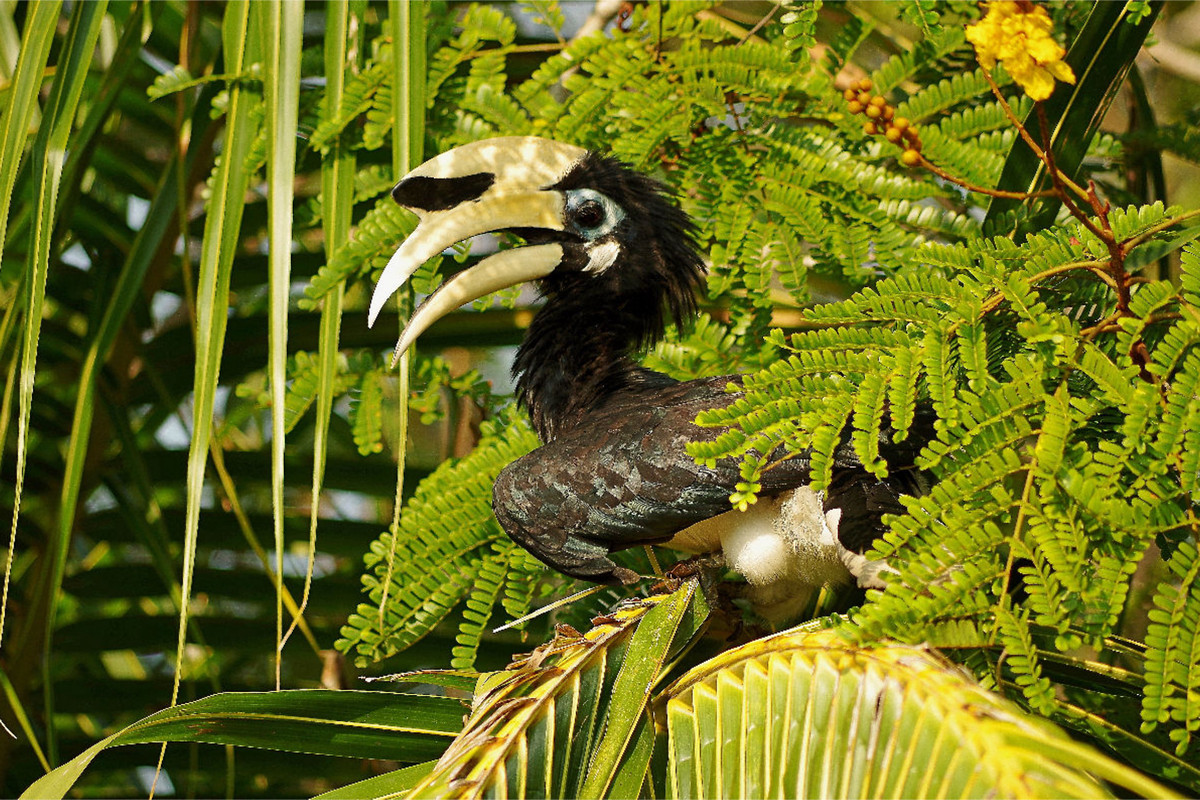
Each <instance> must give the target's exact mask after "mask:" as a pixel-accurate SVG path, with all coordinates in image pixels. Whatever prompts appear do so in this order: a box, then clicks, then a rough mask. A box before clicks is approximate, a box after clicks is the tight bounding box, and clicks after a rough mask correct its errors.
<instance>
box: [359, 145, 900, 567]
mask: <svg viewBox="0 0 1200 800" xmlns="http://www.w3.org/2000/svg"><path fill="white" fill-rule="evenodd" d="M392 196H393V197H394V198H395V200H396V201H397V202H398V203H400V204H401V205H403V206H406V207H408V208H410V209H412V210H414V211H415V212H417V214H418V215H419V216H420V217H421V222H420V224H419V225H418V227H417V229H416V230H415V231H414V232H413V233H412V234H411V235H410V236H409V237H408V239H406V240H405V242H404V244H403V245H402V246H401V247H400V249H399V250H398V251H397V252H396V254H395V255H394V256H393V257H392V260H391V261H390V262H389V263H388V266H387V268H386V269H385V270H384V272H383V274H382V276H381V277H380V280H379V284H378V285H377V286H376V289H375V294H374V296H373V297H372V300H371V310H370V320H371V322H372V323H373V322H374V320H375V317H376V316H377V315H378V313H379V310H380V308H381V307H382V305H383V303H384V302H385V301H386V300H387V298H388V297H390V296H391V295H392V294H393V293H394V292H395V291H396V290H397V289H399V288H400V286H402V285H403V283H404V282H405V281H406V280H407V279H408V278H409V277H410V276H411V275H412V273H413V272H414V271H415V270H416V269H417V267H418V266H420V264H421V263H423V262H424V261H426V260H427V259H428V258H430V257H432V256H434V255H436V254H437V253H440V252H441V251H442V250H444V249H445V248H447V247H449V246H450V245H452V244H455V243H456V242H459V241H462V240H464V239H466V238H468V237H470V236H474V235H476V234H479V233H484V232H494V231H511V232H515V233H517V234H519V235H520V236H522V237H523V238H524V239H525V240H526V242H527V246H524V247H519V248H515V249H511V250H506V251H502V252H499V253H497V254H495V255H492V256H489V257H488V258H485V259H484V260H482V261H480V262H479V263H478V264H477V265H475V266H474V267H472V268H471V269H468V270H466V271H464V272H461V273H459V274H458V275H456V276H454V277H453V278H451V279H450V280H448V281H447V282H446V283H445V284H444V285H443V286H442V287H440V288H439V289H438V291H437V292H435V293H434V294H433V295H431V296H430V298H429V299H428V300H427V301H426V302H425V303H424V304H423V305H422V306H421V307H420V308H419V309H418V310H417V311H416V313H414V315H413V318H412V319H411V320H410V322H409V324H408V327H407V328H406V329H405V331H404V333H403V335H402V336H401V339H400V342H399V343H398V344H397V353H399V352H401V351H402V350H404V349H406V348H407V347H408V346H409V345H411V344H412V342H413V341H414V340H415V339H416V337H417V336H418V335H419V334H420V333H421V332H422V331H424V330H425V329H426V328H428V327H429V325H431V324H432V323H433V321H435V320H436V319H437V318H439V317H441V316H442V315H444V314H446V313H448V312H449V311H451V310H453V309H455V308H458V307H459V306H460V305H462V304H463V303H466V302H469V301H471V300H473V299H476V298H478V297H481V296H483V295H485V294H487V293H489V292H492V291H495V290H497V289H501V288H505V287H508V286H513V285H516V284H518V283H522V282H524V281H528V280H536V281H538V282H539V284H540V287H541V289H542V292H543V293H544V295H545V298H546V302H545V305H544V307H543V308H542V309H541V310H539V311H538V313H537V314H536V316H535V317H534V319H533V321H532V323H531V324H530V327H529V330H528V332H527V335H526V337H525V341H524V343H523V344H522V345H521V347H520V349H519V351H518V354H517V357H516V362H515V364H514V367H513V372H514V374H515V376H516V384H517V396H518V399H519V401H520V402H521V403H522V404H523V405H524V406H525V407H526V408H527V410H528V412H529V415H530V418H531V420H532V422H533V426H534V428H535V430H536V431H537V434H538V436H539V437H540V439H541V441H542V442H543V446H542V447H540V448H538V449H537V450H534V451H533V452H531V453H529V454H528V455H526V456H525V457H523V458H521V459H518V460H517V461H515V462H513V463H512V464H511V465H509V466H508V467H507V468H506V469H505V470H504V471H503V472H502V473H501V474H500V476H499V478H498V479H497V480H496V483H495V488H494V493H493V508H494V509H495V512H496V516H497V519H498V520H499V522H500V524H501V526H502V527H503V528H504V530H505V531H506V532H507V533H508V535H509V536H511V537H512V538H513V539H514V540H515V541H516V542H517V543H519V544H520V545H522V546H523V547H525V548H526V549H527V550H529V551H530V552H531V553H533V554H534V555H535V556H537V557H538V558H539V559H541V560H542V561H543V562H545V563H546V564H548V565H549V566H551V567H553V568H555V569H557V570H559V571H561V572H564V573H566V574H568V575H572V576H576V577H580V578H586V579H588V580H591V581H597V582H623V583H628V582H631V581H633V580H635V579H637V577H638V576H637V575H636V574H635V573H633V572H632V571H631V570H628V569H625V568H623V567H620V566H618V565H617V564H615V563H614V562H613V561H612V560H611V559H610V558H609V554H610V553H611V552H613V551H616V550H621V549H624V548H628V547H633V546H636V545H642V544H660V543H667V544H669V545H671V546H674V547H676V548H678V549H682V550H685V551H688V552H695V553H700V552H710V551H716V550H722V551H723V552H724V554H725V557H726V560H727V562H728V563H729V565H730V566H731V567H733V568H734V569H735V570H737V571H739V572H741V573H742V574H743V575H745V576H746V578H747V580H748V581H749V582H750V583H752V584H755V585H757V586H766V585H769V584H772V583H777V584H782V585H789V584H790V583H792V582H796V581H798V582H801V583H808V584H810V585H819V584H822V583H826V582H831V581H837V580H844V579H846V578H848V577H849V576H850V574H851V573H853V574H854V575H855V576H856V577H858V578H859V582H860V583H872V582H876V580H875V573H876V572H877V570H878V565H872V564H869V563H868V562H866V559H865V558H863V557H862V556H859V555H857V553H856V551H861V550H864V549H865V548H866V545H868V544H869V543H870V542H871V541H872V540H873V539H874V538H875V537H876V536H878V535H879V534H880V533H882V532H883V526H882V524H881V521H880V518H881V517H882V515H883V514H885V513H890V512H897V511H899V510H901V506H900V504H899V496H900V494H902V493H903V494H910V493H913V492H915V491H917V490H918V489H919V488H920V487H919V486H918V484H919V483H920V478H919V475H918V474H917V473H916V471H915V470H914V469H913V468H912V463H913V458H914V456H915V453H916V450H917V448H916V447H915V446H914V445H912V444H910V443H908V442H892V441H890V440H888V441H884V442H882V443H881V453H882V454H883V455H884V457H885V458H887V460H888V462H889V465H890V467H891V469H890V472H891V475H890V476H889V478H888V479H887V480H886V481H880V480H878V479H877V478H875V477H874V476H872V475H870V474H869V473H867V472H866V471H865V470H863V469H862V467H861V465H860V463H859V462H858V460H857V458H856V457H855V455H854V452H853V449H852V448H851V447H850V445H849V444H848V443H845V444H843V445H842V446H841V447H840V448H839V450H838V451H837V452H836V454H835V467H836V469H835V476H834V481H833V485H832V486H830V487H829V488H828V489H827V490H826V491H824V492H823V493H822V494H821V495H817V494H814V493H813V492H811V491H809V490H808V489H807V488H806V485H807V483H808V479H809V461H808V459H807V458H804V457H793V458H791V459H788V460H784V461H782V462H780V463H778V464H777V465H775V467H774V468H773V469H771V470H768V471H767V472H765V473H764V475H763V477H762V480H761V484H762V489H761V492H760V494H761V496H762V499H761V500H760V502H759V503H758V504H756V505H755V506H752V507H751V509H750V510H749V511H747V512H738V511H733V510H731V507H730V504H729V495H730V494H731V493H732V492H733V491H734V487H735V486H736V484H737V483H738V482H739V481H740V480H741V476H740V474H739V469H738V464H737V463H736V462H734V461H733V460H731V459H727V460H724V461H720V462H718V463H717V465H716V467H715V468H711V469H710V468H707V467H703V466H700V465H698V464H696V463H695V461H693V459H692V458H690V457H689V456H688V455H687V453H686V452H685V450H684V445H685V444H686V443H687V442H689V441H700V440H706V439H711V438H714V437H715V436H717V435H718V434H719V433H720V430H717V429H705V428H701V427H699V426H697V425H695V424H694V420H695V418H696V416H697V414H698V413H699V412H701V411H703V410H705V409H708V408H715V407H719V406H722V405H727V404H729V403H732V402H734V401H735V400H736V399H737V398H738V397H739V396H740V395H739V394H738V393H737V392H736V391H731V390H730V384H734V385H735V386H736V384H738V383H739V382H740V379H739V378H738V377H737V376H727V377H721V378H709V379H700V380H693V381H686V382H678V381H675V380H673V379H671V378H669V377H667V376H666V375H662V374H660V373H657V372H654V371H651V370H648V369H646V368H644V367H642V366H640V365H639V364H637V362H635V361H634V360H633V355H634V354H635V353H637V352H638V351H639V350H641V349H643V348H645V347H647V346H649V345H651V344H653V343H654V342H656V341H657V340H658V339H659V338H660V337H661V336H662V335H663V332H664V329H665V327H666V324H667V322H668V320H672V321H674V322H675V323H676V324H678V325H684V324H686V323H687V322H689V321H690V319H691V318H692V317H693V316H694V314H695V313H696V300H695V292H696V291H697V290H698V289H699V288H700V287H701V286H702V285H703V279H704V269H705V267H704V261H703V259H702V258H701V256H700V254H699V253H698V252H697V249H696V246H695V244H694V242H693V239H692V235H691V233H692V225H691V223H690V221H689V220H688V218H687V216H686V215H685V214H684V212H683V211H682V210H680V209H679V208H678V207H677V206H675V205H674V204H673V203H671V202H670V201H669V200H668V199H667V198H666V197H665V196H664V193H663V187H662V186H661V185H660V184H658V183H657V182H655V181H653V180H651V179H649V178H647V177H645V176H643V175H640V174H638V173H636V172H634V171H632V170H631V169H629V168H627V167H626V166H624V165H623V164H621V163H620V162H618V161H616V160H615V159H612V158H608V157H604V156H601V155H598V154H596V153H593V152H589V151H585V150H583V149H581V148H578V147H574V146H571V145H565V144H561V143H558V142H552V141H549V140H545V139H538V138H534V137H507V138H500V139H490V140H485V141H482V142H476V143H474V144H469V145H464V146H462V147H458V148H456V149H454V150H451V151H449V152H447V153H443V154H442V155H440V156H438V157H436V158H434V159H432V160H430V161H428V162H426V163H425V164H423V165H422V166H420V167H418V168H417V169H416V170H414V171H413V172H411V173H409V175H408V176H406V177H405V178H404V179H403V180H401V181H400V183H399V184H397V185H396V187H395V189H394V190H393V192H392ZM885 438H887V437H886V435H885ZM848 568H849V571H848Z"/></svg>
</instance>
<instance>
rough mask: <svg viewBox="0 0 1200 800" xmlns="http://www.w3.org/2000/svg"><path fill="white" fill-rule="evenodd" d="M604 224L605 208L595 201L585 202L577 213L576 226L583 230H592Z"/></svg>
mask: <svg viewBox="0 0 1200 800" xmlns="http://www.w3.org/2000/svg"><path fill="white" fill-rule="evenodd" d="M602 222H604V206H602V205H600V204H599V203H598V202H596V201H595V200H584V201H583V203H582V204H581V205H580V206H579V208H578V209H577V210H576V211H575V224H577V225H578V226H579V227H581V228H585V229H588V230H590V229H592V228H598V227H600V223H602Z"/></svg>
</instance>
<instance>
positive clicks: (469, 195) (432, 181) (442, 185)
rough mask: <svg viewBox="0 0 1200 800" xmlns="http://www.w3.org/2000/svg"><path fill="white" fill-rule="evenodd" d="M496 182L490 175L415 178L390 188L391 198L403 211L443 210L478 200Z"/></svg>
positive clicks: (419, 176) (420, 176)
mask: <svg viewBox="0 0 1200 800" xmlns="http://www.w3.org/2000/svg"><path fill="white" fill-rule="evenodd" d="M495 182H496V176H495V175H493V174H492V173H490V172H476V173H475V174H474V175H462V176H459V177H457V178H427V177H425V176H423V175H417V176H415V177H412V178H405V179H404V180H402V181H400V182H399V183H397V184H396V186H395V188H394V189H392V199H393V200H395V201H396V202H397V203H399V204H400V205H402V206H404V207H405V208H415V209H419V210H421V211H445V210H446V209H447V208H454V207H455V206H457V205H459V204H461V203H465V202H467V201H468V200H478V199H479V198H480V196H481V195H483V193H484V192H486V191H487V190H488V189H489V188H490V187H491V185H492V184H493V183H495Z"/></svg>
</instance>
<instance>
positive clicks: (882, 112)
mask: <svg viewBox="0 0 1200 800" xmlns="http://www.w3.org/2000/svg"><path fill="white" fill-rule="evenodd" d="M871 88H872V84H871V79H870V78H863V79H862V80H861V81H859V82H858V83H856V84H854V85H853V86H851V87H850V88H849V89H847V90H846V91H844V92H842V97H844V98H846V107H847V108H848V109H849V111H850V113H851V114H862V115H863V116H865V117H866V118H867V121H866V122H864V123H863V133H865V134H867V135H869V136H878V135H879V134H880V133H882V134H883V138H885V139H887V140H888V141H889V142H891V143H892V144H894V145H897V146H898V147H902V148H904V152H902V153H901V154H900V163H901V164H904V165H905V166H907V167H915V166H916V165H917V164H919V163H920V162H921V137H920V135H918V134H917V129H916V128H914V127H912V125H910V124H909V121H908V120H907V119H905V118H904V117H897V116H896V108H895V106H892V105H891V104H889V103H888V101H887V100H884V99H883V96H882V95H878V94H877V95H872V94H871Z"/></svg>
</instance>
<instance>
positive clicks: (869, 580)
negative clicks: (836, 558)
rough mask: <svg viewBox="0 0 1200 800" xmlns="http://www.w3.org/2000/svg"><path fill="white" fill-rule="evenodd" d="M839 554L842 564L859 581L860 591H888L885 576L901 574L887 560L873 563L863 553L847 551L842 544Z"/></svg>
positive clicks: (881, 559)
mask: <svg viewBox="0 0 1200 800" xmlns="http://www.w3.org/2000/svg"><path fill="white" fill-rule="evenodd" d="M838 554H839V555H840V556H841V558H842V563H843V564H845V565H846V569H848V570H850V574H851V575H853V576H854V579H855V580H856V581H858V588H860V589H880V590H883V589H886V588H887V580H886V579H885V576H886V575H899V574H900V571H899V570H898V569H896V568H895V567H893V566H892V565H891V564H889V563H888V562H887V559H886V558H879V559H876V560H874V561H872V560H871V559H869V558H867V557H866V556H864V555H863V554H862V553H856V552H854V551H853V550H847V549H846V548H845V547H842V546H841V545H840V544H839V545H838Z"/></svg>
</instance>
